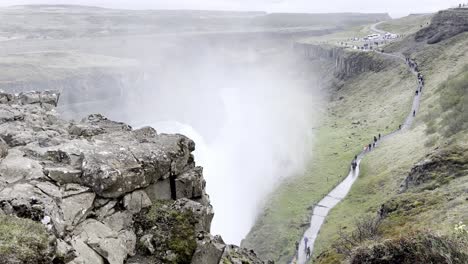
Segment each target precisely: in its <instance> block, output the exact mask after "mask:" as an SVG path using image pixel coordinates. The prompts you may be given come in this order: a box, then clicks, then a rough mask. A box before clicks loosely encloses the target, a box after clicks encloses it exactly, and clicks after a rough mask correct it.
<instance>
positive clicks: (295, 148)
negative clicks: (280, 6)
mask: <svg viewBox="0 0 468 264" xmlns="http://www.w3.org/2000/svg"><path fill="white" fill-rule="evenodd" d="M270 41H271V43H270ZM233 42H234V44H233ZM241 42H242V41H241V40H235V39H234V40H233V39H229V40H225V39H223V37H220V39H219V40H216V41H215V42H214V44H213V42H210V41H206V40H203V39H196V40H194V39H192V40H190V41H187V42H186V43H190V45H176V46H175V47H174V50H173V52H177V53H178V55H177V56H173V57H167V58H166V59H162V60H160V61H159V63H160V64H161V66H162V67H157V66H155V65H152V66H148V65H147V66H146V67H147V68H146V72H145V80H144V81H143V85H142V86H141V87H139V90H138V92H131V91H130V92H129V93H128V94H127V100H126V105H125V111H124V112H125V114H126V115H127V116H129V120H128V121H129V122H130V123H131V124H132V125H134V126H137V127H138V126H144V125H151V126H153V127H155V128H156V129H157V130H158V131H159V132H165V133H181V134H184V135H186V136H188V137H190V138H192V139H193V140H194V141H195V142H196V151H195V153H194V155H195V160H196V162H197V164H198V165H200V166H203V167H204V176H205V178H206V181H207V192H208V194H209V195H210V197H211V203H212V205H213V207H214V210H215V218H214V220H213V224H212V233H214V234H221V235H222V236H223V239H224V240H225V241H226V242H229V243H233V244H239V243H240V241H241V239H243V238H244V237H245V235H246V234H247V232H248V231H249V229H250V228H251V227H252V225H253V223H254V220H255V217H256V216H257V214H258V213H260V211H261V209H262V207H263V205H264V201H265V199H266V198H267V197H268V194H269V193H270V192H271V191H273V190H274V187H275V186H276V185H277V184H279V183H280V182H281V180H282V179H284V178H286V177H291V176H294V175H298V174H301V173H303V170H304V168H305V165H306V163H307V161H308V159H309V158H310V156H311V153H312V147H311V143H312V141H313V134H312V131H313V125H314V123H315V121H316V120H317V116H315V115H316V114H317V110H318V109H319V106H320V104H319V102H320V101H321V100H322V95H321V94H320V93H319V91H318V90H319V89H317V88H318V87H317V85H316V84H317V83H316V76H315V75H314V72H313V71H311V70H310V69H308V64H307V62H306V61H303V60H301V59H299V58H296V57H295V56H294V54H292V53H291V49H290V46H288V45H287V44H284V45H276V44H273V43H275V41H274V40H266V43H267V44H266V45H265V40H262V44H259V43H257V42H255V41H248V42H247V43H243V44H241ZM271 49H273V51H272V50H271ZM267 51H269V52H267ZM169 54H173V53H172V51H171V52H169ZM273 54H274V55H273Z"/></svg>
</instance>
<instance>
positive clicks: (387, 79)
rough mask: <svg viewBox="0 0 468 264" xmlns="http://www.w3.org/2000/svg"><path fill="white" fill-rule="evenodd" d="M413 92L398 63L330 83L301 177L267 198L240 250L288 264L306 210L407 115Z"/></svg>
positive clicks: (306, 217) (305, 221) (307, 214)
mask: <svg viewBox="0 0 468 264" xmlns="http://www.w3.org/2000/svg"><path fill="white" fill-rule="evenodd" d="M362 56H380V55H378V54H367V53H362ZM395 76H398V78H395ZM413 86H414V77H413V76H411V75H410V73H409V72H408V71H407V69H406V67H405V66H403V65H401V64H398V63H389V64H388V65H387V67H386V68H385V69H383V70H382V71H380V72H377V73H373V72H372V73H365V74H360V75H358V76H354V77H351V78H350V79H349V80H347V81H346V82H345V83H343V82H338V83H335V84H334V87H335V91H334V92H332V93H331V95H330V99H331V100H330V103H329V104H328V105H327V111H326V115H325V116H323V117H322V120H321V126H320V127H319V128H318V129H317V130H316V134H315V137H316V138H315V145H314V148H313V149H314V157H313V159H312V160H311V162H310V165H309V167H308V168H307V170H306V173H305V174H304V175H301V176H297V177H295V178H291V179H288V180H287V181H286V182H285V183H284V184H282V185H281V186H280V187H279V188H278V189H277V190H276V191H275V192H274V193H273V194H272V196H271V197H270V199H269V203H268V205H267V206H266V209H265V211H264V214H263V215H262V216H260V217H259V218H258V220H257V222H256V224H255V226H254V227H253V229H252V231H251V233H250V234H249V235H248V237H247V239H246V240H244V242H243V244H242V246H245V247H246V248H253V249H255V251H256V252H257V253H258V254H259V255H260V256H262V257H263V258H265V259H274V260H277V261H278V262H280V263H284V262H287V261H289V260H290V259H289V258H290V257H291V256H292V255H293V254H294V243H295V241H297V240H298V239H299V238H300V237H301V235H302V234H303V232H304V231H305V229H306V228H307V226H308V221H309V219H310V213H311V212H310V210H311V206H312V205H313V204H314V203H316V202H318V201H319V200H320V199H322V198H323V197H324V196H325V195H326V194H327V193H328V192H329V191H330V190H331V189H332V188H333V187H334V186H336V185H337V184H338V183H339V182H340V181H341V180H342V179H343V178H344V177H345V176H346V175H347V174H348V170H349V162H350V161H351V160H352V159H353V157H354V155H356V154H357V153H359V152H360V151H361V150H362V149H363V147H364V145H366V144H368V143H369V142H371V140H372V138H373V136H375V135H378V134H379V133H381V134H386V133H389V132H391V131H393V130H395V129H396V128H398V125H399V124H400V122H401V121H402V120H403V119H404V116H405V115H406V114H407V113H408V112H409V110H410V105H411V95H412V94H413ZM264 241H268V243H262V242H264Z"/></svg>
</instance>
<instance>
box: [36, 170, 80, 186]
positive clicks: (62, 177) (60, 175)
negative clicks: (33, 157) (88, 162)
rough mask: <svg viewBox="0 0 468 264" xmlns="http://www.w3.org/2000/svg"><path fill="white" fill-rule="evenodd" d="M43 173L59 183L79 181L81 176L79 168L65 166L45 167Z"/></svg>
mask: <svg viewBox="0 0 468 264" xmlns="http://www.w3.org/2000/svg"><path fill="white" fill-rule="evenodd" d="M44 173H45V174H46V175H47V177H49V178H51V179H52V180H54V181H56V182H57V183H59V184H67V183H79V182H80V177H81V170H77V169H73V168H67V167H56V168H53V167H47V168H44Z"/></svg>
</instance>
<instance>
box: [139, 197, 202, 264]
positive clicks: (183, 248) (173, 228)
mask: <svg viewBox="0 0 468 264" xmlns="http://www.w3.org/2000/svg"><path fill="white" fill-rule="evenodd" d="M196 223H197V221H196V219H195V217H194V215H193V213H192V212H191V211H182V212H181V211H179V210H176V209H172V208H171V207H170V202H163V201H161V202H157V203H153V205H152V207H151V208H150V209H149V211H142V212H141V213H140V214H139V215H138V216H137V217H136V220H135V226H136V227H137V228H140V229H141V230H143V233H144V234H150V235H152V239H151V240H152V244H153V247H154V248H155V249H156V251H155V255H154V258H155V260H159V261H163V262H164V263H174V264H175V263H190V261H191V259H192V255H193V253H194V252H195V249H196V247H197V243H196V241H195V239H196V233H195V224H196ZM140 237H141V236H140ZM168 250H170V251H171V252H172V253H174V254H175V258H172V259H166V258H165V256H164V254H166V252H167V251H168ZM138 251H139V252H140V253H141V254H149V252H147V249H146V247H145V246H144V245H142V244H141V242H140V244H139V245H138Z"/></svg>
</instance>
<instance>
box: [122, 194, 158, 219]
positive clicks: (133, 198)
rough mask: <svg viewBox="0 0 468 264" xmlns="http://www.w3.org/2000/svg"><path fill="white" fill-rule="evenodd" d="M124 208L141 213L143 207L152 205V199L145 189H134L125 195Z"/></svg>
mask: <svg viewBox="0 0 468 264" xmlns="http://www.w3.org/2000/svg"><path fill="white" fill-rule="evenodd" d="M123 205H124V208H125V209H127V210H128V211H130V212H131V213H134V214H136V213H139V212H140V211H141V209H143V208H147V207H150V206H151V205H152V203H151V200H150V199H149V197H148V195H147V194H146V192H144V191H141V190H139V191H134V192H132V193H129V194H127V195H125V196H124V198H123Z"/></svg>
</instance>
